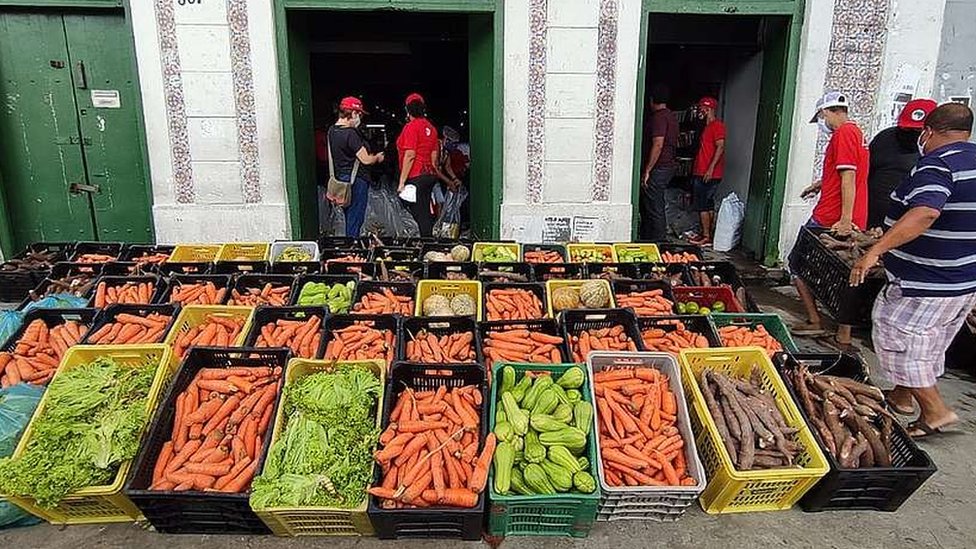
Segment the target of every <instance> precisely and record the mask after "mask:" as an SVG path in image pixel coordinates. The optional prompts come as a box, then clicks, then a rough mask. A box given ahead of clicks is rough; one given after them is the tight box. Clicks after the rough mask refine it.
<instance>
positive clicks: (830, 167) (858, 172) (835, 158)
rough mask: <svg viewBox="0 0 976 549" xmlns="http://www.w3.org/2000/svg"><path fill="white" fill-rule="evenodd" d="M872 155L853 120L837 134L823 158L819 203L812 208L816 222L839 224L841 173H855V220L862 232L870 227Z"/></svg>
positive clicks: (828, 225)
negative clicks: (869, 180) (844, 171)
mask: <svg viewBox="0 0 976 549" xmlns="http://www.w3.org/2000/svg"><path fill="white" fill-rule="evenodd" d="M869 165H870V153H869V152H868V147H867V144H866V143H865V142H864V134H862V133H861V128H858V127H857V124H855V123H854V122H851V121H847V122H845V123H844V124H843V125H842V126H841V127H839V128H837V130H836V131H834V133H833V135H832V136H831V137H830V143H828V144H827V152H826V154H825V155H824V165H823V177H822V178H821V184H822V186H821V189H820V201H819V202H817V205H816V207H814V208H813V220H814V221H816V222H817V224H819V225H821V226H823V227H830V226H832V225H833V224H834V223H837V222H838V221H840V214H841V206H842V199H841V190H840V172H841V170H854V171H855V175H854V188H855V192H854V214H853V216H852V221H853V222H854V225H856V226H857V227H858V228H860V229H864V228H866V227H867V224H868V166H869Z"/></svg>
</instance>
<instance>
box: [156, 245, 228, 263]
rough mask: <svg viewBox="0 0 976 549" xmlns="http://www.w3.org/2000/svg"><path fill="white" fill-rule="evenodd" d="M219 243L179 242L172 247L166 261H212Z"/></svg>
mask: <svg viewBox="0 0 976 549" xmlns="http://www.w3.org/2000/svg"><path fill="white" fill-rule="evenodd" d="M221 246H222V245H221V244H180V245H178V246H176V247H175V248H173V253H171V254H169V259H167V260H166V263H213V262H214V261H216V260H217V254H218V253H220V248H221Z"/></svg>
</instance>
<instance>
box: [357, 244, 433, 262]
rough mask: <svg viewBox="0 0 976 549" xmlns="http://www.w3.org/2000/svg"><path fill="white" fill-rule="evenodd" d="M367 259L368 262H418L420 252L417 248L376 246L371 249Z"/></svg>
mask: <svg viewBox="0 0 976 549" xmlns="http://www.w3.org/2000/svg"><path fill="white" fill-rule="evenodd" d="M369 257H370V261H419V260H420V250H418V249H417V248H395V247H393V246H377V247H375V248H373V251H372V252H371V253H370V256H369Z"/></svg>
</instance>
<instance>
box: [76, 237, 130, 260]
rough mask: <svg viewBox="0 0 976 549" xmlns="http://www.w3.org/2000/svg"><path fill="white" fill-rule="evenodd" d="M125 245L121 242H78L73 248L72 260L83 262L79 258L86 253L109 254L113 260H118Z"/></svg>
mask: <svg viewBox="0 0 976 549" xmlns="http://www.w3.org/2000/svg"><path fill="white" fill-rule="evenodd" d="M123 246H124V245H123V244H122V243H121V242H78V243H77V244H75V247H74V249H73V250H72V254H71V257H70V260H71V261H73V262H76V263H83V262H82V261H79V259H80V258H81V257H82V256H84V255H86V254H99V255H107V256H111V257H112V258H113V260H118V259H119V256H120V255H122V247H123ZM100 263H101V262H100Z"/></svg>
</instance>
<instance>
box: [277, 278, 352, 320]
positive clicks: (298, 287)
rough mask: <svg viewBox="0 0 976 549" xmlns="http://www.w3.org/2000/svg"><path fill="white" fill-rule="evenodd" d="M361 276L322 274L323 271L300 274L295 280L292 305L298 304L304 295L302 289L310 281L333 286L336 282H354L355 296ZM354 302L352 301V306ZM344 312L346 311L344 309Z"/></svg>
mask: <svg viewBox="0 0 976 549" xmlns="http://www.w3.org/2000/svg"><path fill="white" fill-rule="evenodd" d="M358 281H359V277H357V276H356V275H331V274H321V273H310V274H304V275H300V276H299V277H298V280H297V281H296V282H295V291H293V292H292V299H291V305H298V304H299V303H298V299H299V298H300V297H301V296H302V290H304V289H305V285H306V284H308V283H310V282H315V283H324V284H326V285H327V286H330V287H331V286H333V285H335V284H346V283H348V282H352V283H353V290H352V293H353V296H355V295H356V288H355V286H356V284H358ZM351 307H352V304H351V303H350V308H351ZM330 312H331V313H339V311H330ZM343 312H344V311H343Z"/></svg>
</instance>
